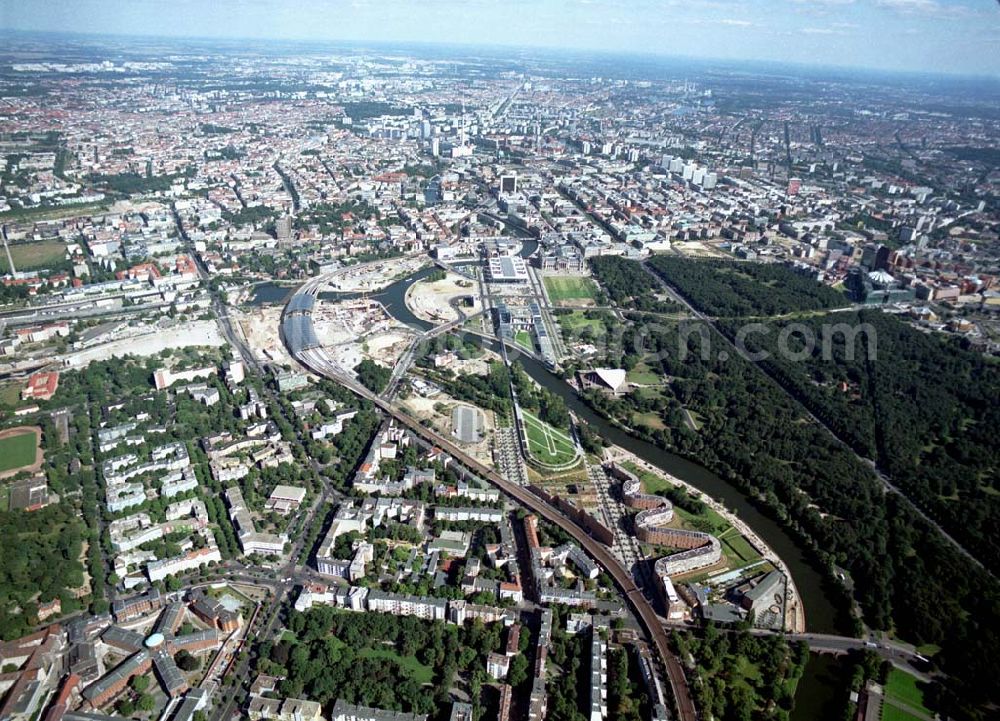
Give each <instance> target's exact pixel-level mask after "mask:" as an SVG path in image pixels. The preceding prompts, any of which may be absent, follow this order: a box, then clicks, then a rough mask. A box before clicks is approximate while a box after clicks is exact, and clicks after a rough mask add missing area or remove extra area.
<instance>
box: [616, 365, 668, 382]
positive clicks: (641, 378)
mask: <svg viewBox="0 0 1000 721" xmlns="http://www.w3.org/2000/svg"><path fill="white" fill-rule="evenodd" d="M625 378H626V379H627V380H628V382H629V383H637V384H639V385H641V386H655V385H660V384H661V383H662V382H663V376H662V375H660V374H659V373H657V372H656V371H654V370H653V369H652V368H650V367H649V366H648V365H646V363H645V362H640V363H636V365H635V367H634V368H632V370H630V371H629V372H628V373H627V374H626V375H625Z"/></svg>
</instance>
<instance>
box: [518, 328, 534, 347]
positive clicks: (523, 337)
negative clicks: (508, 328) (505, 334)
mask: <svg viewBox="0 0 1000 721" xmlns="http://www.w3.org/2000/svg"><path fill="white" fill-rule="evenodd" d="M514 342H515V343H517V344H518V345H519V346H521V347H523V348H527V349H528V350H530V351H533V350H535V341H533V340H532V339H531V333H529V332H528V331H526V330H519V331H518V332H517V333H515V334H514Z"/></svg>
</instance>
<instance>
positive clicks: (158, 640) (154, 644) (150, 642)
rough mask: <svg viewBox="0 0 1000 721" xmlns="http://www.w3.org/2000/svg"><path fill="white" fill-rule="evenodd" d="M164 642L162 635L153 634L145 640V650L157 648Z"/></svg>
mask: <svg viewBox="0 0 1000 721" xmlns="http://www.w3.org/2000/svg"><path fill="white" fill-rule="evenodd" d="M165 640H166V639H164V637H163V634H162V633H154V634H153V635H151V636H150V637H149V638H147V639H146V648H159V647H160V646H162V645H163V642H164V641H165Z"/></svg>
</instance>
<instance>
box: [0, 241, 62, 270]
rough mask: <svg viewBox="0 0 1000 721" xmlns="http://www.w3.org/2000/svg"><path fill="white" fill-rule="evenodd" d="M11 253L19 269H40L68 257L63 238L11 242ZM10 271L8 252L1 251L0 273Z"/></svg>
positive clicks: (0, 249)
mask: <svg viewBox="0 0 1000 721" xmlns="http://www.w3.org/2000/svg"><path fill="white" fill-rule="evenodd" d="M0 251H2V248H0ZM10 254H11V257H13V259H14V265H15V266H17V269H18V270H38V269H41V268H48V267H49V266H51V265H54V264H56V263H59V262H61V261H62V260H63V259H64V258H65V257H66V244H65V243H64V242H63V241H61V240H39V241H35V242H32V243H11V244H10ZM9 272H10V267H9V264H8V263H7V254H6V253H4V252H0V273H9Z"/></svg>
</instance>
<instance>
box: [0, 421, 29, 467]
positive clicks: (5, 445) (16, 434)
mask: <svg viewBox="0 0 1000 721" xmlns="http://www.w3.org/2000/svg"><path fill="white" fill-rule="evenodd" d="M37 448H38V435H37V434H36V432H35V431H34V430H33V429H30V428H16V429H11V431H10V432H9V433H0V473H6V472H7V471H13V470H15V469H20V468H26V467H28V466H32V465H34V463H35V456H36V453H37Z"/></svg>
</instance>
